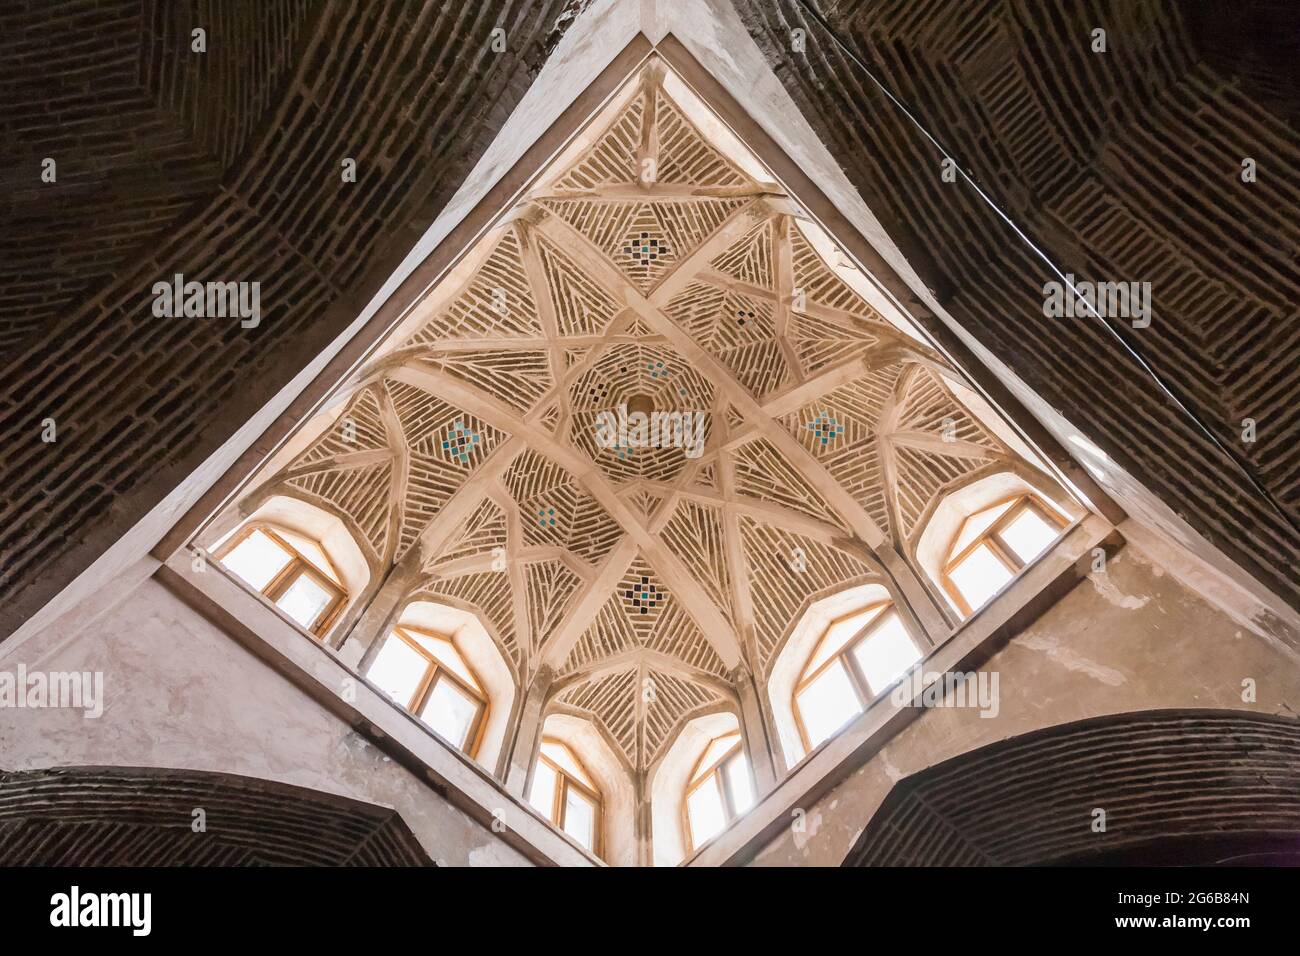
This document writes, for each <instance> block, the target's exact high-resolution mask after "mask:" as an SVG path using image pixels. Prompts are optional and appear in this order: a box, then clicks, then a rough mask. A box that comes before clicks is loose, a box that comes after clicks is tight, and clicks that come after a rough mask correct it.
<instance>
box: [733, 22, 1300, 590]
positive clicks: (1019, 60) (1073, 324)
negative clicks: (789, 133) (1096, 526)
mask: <svg viewBox="0 0 1300 956" xmlns="http://www.w3.org/2000/svg"><path fill="white" fill-rule="evenodd" d="M736 6H737V9H738V10H739V11H740V14H741V17H742V19H743V20H744V21H745V23H746V26H747V27H748V29H749V31H750V33H751V35H752V36H753V37H754V39H755V40H756V41H757V42H758V43H759V45H760V47H761V48H762V49H763V51H764V53H765V54H766V55H767V57H768V59H769V60H770V61H771V62H772V63H773V66H774V67H775V68H776V72H777V75H778V76H780V77H781V78H782V81H783V83H784V85H785V87H786V89H787V91H788V92H789V93H790V95H791V96H792V98H793V99H794V101H795V103H796V104H797V105H798V106H799V107H800V109H801V110H802V112H803V114H804V116H805V117H806V118H807V119H808V121H809V123H810V124H812V126H813V128H814V129H815V130H816V131H817V132H818V134H819V135H820V136H821V137H822V139H823V140H824V142H826V144H827V146H828V148H829V149H830V150H831V152H832V153H833V155H835V157H836V159H837V160H838V161H839V163H840V165H841V166H842V167H843V169H844V170H845V172H846V173H847V175H848V176H849V178H850V180H851V181H852V182H853V184H854V185H855V186H856V187H857V188H858V189H860V190H861V192H862V194H863V196H864V197H865V198H866V200H867V202H868V203H869V204H870V205H871V208H872V209H873V211H874V212H875V213H876V215H877V217H878V218H879V219H880V220H881V222H882V224H883V225H884V226H885V227H886V228H887V229H888V230H889V232H890V234H891V237H892V238H893V239H894V241H895V242H896V243H897V244H898V245H899V247H900V248H901V249H902V250H903V252H904V253H905V254H906V255H908V256H909V258H911V259H912V260H913V261H914V262H915V263H917V265H918V271H919V272H920V274H921V275H922V277H923V278H924V279H925V281H926V283H927V284H928V285H929V286H930V287H931V288H932V289H935V290H937V292H938V296H939V299H940V301H941V302H943V304H944V306H945V308H946V309H948V310H949V312H950V313H951V314H953V315H954V316H955V317H956V318H957V319H958V321H960V322H961V323H962V324H963V325H964V326H965V328H967V329H968V330H969V331H970V332H971V333H972V334H974V335H975V336H976V338H978V339H979V340H980V342H981V343H982V344H983V345H985V346H986V347H988V348H989V349H990V350H991V351H993V352H994V353H995V354H996V355H997V356H998V357H999V358H1000V359H1002V360H1003V361H1005V362H1006V363H1007V364H1008V365H1009V366H1010V367H1011V368H1013V369H1014V370H1015V371H1016V372H1017V373H1018V374H1020V375H1021V376H1022V377H1023V378H1024V379H1025V380H1026V381H1027V382H1028V384H1029V385H1030V386H1031V387H1033V388H1034V389H1035V390H1036V391H1037V392H1038V393H1039V394H1040V395H1042V396H1043V397H1044V398H1046V399H1047V401H1048V402H1050V403H1051V404H1052V405H1053V406H1054V407H1056V408H1058V409H1061V410H1062V411H1063V412H1064V413H1065V414H1066V416H1067V417H1068V418H1069V419H1070V420H1071V421H1073V422H1075V423H1076V424H1078V425H1079V426H1080V427H1081V428H1082V429H1083V430H1084V431H1085V433H1087V434H1088V435H1089V437H1090V438H1091V439H1092V440H1093V441H1094V442H1095V443H1096V444H1097V445H1099V446H1100V447H1102V448H1103V449H1104V450H1105V451H1107V452H1108V453H1109V454H1110V455H1111V456H1112V457H1113V458H1115V459H1116V460H1117V461H1118V462H1119V463H1120V464H1121V465H1123V466H1125V467H1126V468H1129V469H1131V470H1132V472H1133V473H1134V474H1135V475H1136V476H1138V477H1139V478H1140V479H1141V480H1142V481H1144V482H1145V483H1146V484H1147V485H1148V487H1150V488H1151V490H1152V491H1154V492H1155V493H1156V494H1157V495H1158V496H1159V497H1160V498H1162V499H1163V500H1164V501H1165V502H1167V503H1168V504H1169V505H1170V506H1171V507H1173V508H1174V509H1175V510H1176V511H1178V512H1179V513H1180V514H1182V515H1183V517H1184V518H1186V519H1187V520H1188V521H1189V522H1190V523H1191V524H1192V525H1193V526H1194V527H1196V528H1197V529H1198V530H1199V531H1201V532H1202V533H1204V534H1205V535H1206V536H1207V537H1208V538H1209V539H1210V540H1212V541H1213V542H1214V543H1215V544H1217V545H1218V546H1220V547H1222V548H1223V549H1224V550H1225V551H1226V552H1227V553H1229V554H1231V555H1234V556H1236V557H1237V558H1238V559H1239V560H1241V561H1243V563H1245V564H1246V565H1247V566H1248V567H1250V568H1251V570H1252V571H1253V572H1255V573H1256V574H1258V575H1260V577H1261V579H1262V580H1265V581H1267V582H1269V583H1270V585H1271V586H1272V587H1274V588H1275V589H1277V591H1278V593H1279V594H1280V595H1282V596H1283V597H1284V598H1285V599H1286V600H1288V601H1289V602H1291V603H1293V604H1296V605H1300V575H1297V574H1295V573H1294V568H1295V567H1296V565H1297V563H1298V561H1300V532H1298V531H1297V527H1298V526H1300V441H1297V440H1296V438H1297V436H1298V435H1300V361H1297V356H1298V355H1300V321H1297V318H1298V316H1297V312H1296V302H1297V301H1300V266H1298V265H1297V250H1300V218H1298V217H1297V216H1296V215H1295V210H1296V209H1297V208H1300V189H1297V187H1296V183H1295V177H1294V176H1291V175H1289V171H1290V170H1294V169H1295V168H1297V166H1298V165H1300V145H1298V144H1300V139H1298V138H1297V136H1296V134H1295V128H1294V125H1293V123H1294V121H1295V116H1296V109H1295V97H1294V89H1293V88H1292V89H1291V90H1290V92H1289V93H1288V92H1287V84H1286V83H1284V82H1282V81H1281V80H1280V78H1281V77H1285V76H1287V75H1293V74H1294V64H1293V63H1292V64H1290V65H1289V66H1288V65H1287V64H1286V63H1285V61H1284V58H1283V57H1282V55H1281V51H1282V50H1283V49H1285V48H1286V44H1285V43H1283V42H1281V41H1280V39H1274V40H1269V39H1268V38H1267V37H1261V36H1256V39H1255V41H1251V42H1246V41H1245V40H1243V39H1242V38H1243V37H1244V36H1245V35H1246V34H1245V33H1243V31H1240V30H1237V29H1234V24H1236V23H1237V22H1238V21H1241V22H1244V23H1250V24H1253V25H1254V26H1253V27H1252V29H1255V28H1256V27H1258V24H1257V23H1256V14H1257V13H1258V14H1260V15H1261V16H1262V17H1263V19H1262V20H1260V21H1259V23H1262V24H1267V23H1272V24H1273V26H1274V28H1275V30H1276V31H1281V32H1277V33H1276V37H1277V38H1280V37H1281V36H1285V35H1290V36H1292V37H1294V35H1295V34H1294V29H1295V21H1294V5H1289V4H1275V3H1269V2H1261V3H1255V4H1249V5H1247V7H1248V9H1246V10H1243V9H1242V8H1241V5H1240V4H1222V3H1206V4H1179V3H1176V2H1174V0H1159V2H1152V3H1142V4H1137V3H1129V2H1122V0H1098V2H1095V3H1089V4H1077V5H1066V6H1065V7H1064V8H1062V7H1061V5H1059V4H1041V3H1035V2H1033V0H996V2H991V3H986V4H951V3H947V2H945V0H894V2H883V3H840V4H834V5H831V6H830V7H829V8H826V7H824V6H823V9H825V10H826V14H827V19H828V22H829V23H830V24H831V26H832V28H833V29H834V30H835V31H836V33H837V34H838V35H839V36H840V37H842V38H844V39H845V41H846V42H847V43H849V44H851V45H852V46H854V48H855V50H856V52H857V55H858V56H859V57H860V58H861V59H862V60H863V61H864V62H865V63H867V64H868V65H869V66H870V68H871V69H872V71H873V73H874V75H875V76H876V77H877V78H879V79H880V80H881V82H883V83H884V84H885V85H886V86H888V87H889V88H890V90H891V91H892V92H893V93H894V94H895V95H896V96H898V97H899V98H900V99H901V100H902V101H903V102H904V103H906V104H907V105H908V107H909V109H910V110H911V111H912V112H913V114H914V115H915V116H916V117H917V118H918V120H919V121H920V122H921V123H922V124H923V125H924V126H925V127H926V128H927V129H928V130H930V131H931V132H932V133H933V134H934V135H935V136H936V137H937V138H938V139H939V140H940V142H942V143H943V144H944V145H945V147H946V148H947V149H948V150H949V151H950V152H951V153H952V155H954V156H956V157H958V158H959V160H960V161H961V162H962V163H963V166H964V167H965V168H968V169H970V170H971V171H972V173H973V175H974V176H975V177H976V179H977V181H978V182H979V184H980V186H981V188H982V189H983V190H985V192H987V193H988V194H989V196H990V197H991V198H992V199H993V200H994V202H996V203H997V205H998V206H999V207H1000V208H1002V209H1003V210H1005V211H1006V212H1007V213H1008V215H1010V216H1011V217H1012V219H1013V220H1014V221H1015V222H1016V223H1017V224H1018V225H1019V226H1020V227H1021V228H1023V229H1024V230H1025V232H1026V233H1027V234H1028V235H1029V236H1031V237H1032V238H1033V239H1034V241H1035V242H1036V243H1037V244H1038V245H1039V246H1040V247H1041V248H1042V249H1043V250H1044V252H1045V253H1046V254H1047V255H1048V256H1049V257H1050V258H1051V259H1052V260H1053V262H1055V263H1056V264H1058V265H1059V266H1061V268H1062V269H1063V270H1064V271H1068V272H1072V273H1074V274H1075V275H1076V276H1077V277H1079V278H1080V279H1085V278H1086V279H1093V280H1104V279H1108V280H1115V281H1119V280H1125V281H1130V280H1131V281H1147V282H1150V283H1151V285H1152V322H1151V326H1150V328H1147V329H1145V330H1134V329H1132V328H1129V327H1128V324H1127V322H1125V321H1122V320H1121V321H1119V322H1118V323H1117V325H1118V326H1119V328H1120V331H1121V332H1122V333H1123V334H1124V336H1125V338H1126V339H1127V341H1128V342H1129V343H1130V344H1131V345H1132V347H1133V348H1134V349H1136V350H1137V351H1138V352H1139V353H1140V354H1141V355H1142V356H1143V358H1144V359H1145V360H1146V361H1147V362H1148V363H1149V364H1150V365H1151V366H1152V367H1153V368H1155V369H1156V370H1157V372H1158V373H1159V374H1160V375H1161V376H1162V377H1163V378H1164V379H1165V380H1166V381H1167V382H1168V383H1169V384H1170V385H1171V387H1173V388H1174V389H1175V391H1176V392H1177V393H1178V394H1179V396H1180V398H1181V399H1182V400H1183V401H1184V402H1186V403H1187V404H1188V405H1189V407H1190V408H1192V409H1193V410H1194V411H1195V413H1196V415H1197V416H1198V417H1199V418H1201V419H1202V420H1203V421H1204V422H1205V424H1206V425H1207V426H1208V427H1209V428H1210V429H1211V430H1212V431H1213V432H1214V433H1215V435H1216V436H1217V437H1218V438H1219V439H1220V440H1221V441H1223V442H1224V443H1225V444H1226V445H1228V446H1229V447H1230V448H1232V449H1234V450H1235V451H1236V452H1238V453H1239V457H1245V458H1246V459H1248V464H1249V466H1250V467H1251V468H1252V469H1253V472H1254V474H1255V476H1256V477H1257V478H1258V480H1259V481H1260V482H1261V483H1262V484H1263V485H1264V486H1265V487H1266V488H1268V489H1269V490H1270V492H1271V494H1272V495H1273V497H1274V498H1275V499H1277V500H1278V501H1279V502H1280V503H1281V504H1282V505H1283V507H1284V509H1285V510H1286V511H1287V512H1288V513H1289V515H1290V521H1289V522H1288V521H1286V520H1284V519H1283V518H1282V517H1281V516H1279V515H1278V514H1277V512H1276V511H1274V510H1273V509H1272V508H1271V507H1270V506H1269V505H1268V503H1267V502H1266V501H1263V500H1262V499H1261V497H1260V495H1259V494H1258V493H1257V492H1256V491H1255V490H1254V489H1253V488H1252V487H1251V486H1250V484H1249V482H1248V481H1247V480H1246V479H1245V477H1244V476H1242V475H1241V474H1240V473H1239V472H1238V471H1237V470H1236V468H1235V466H1234V465H1233V464H1232V463H1231V462H1230V461H1229V460H1228V459H1227V457H1226V456H1225V454H1224V453H1223V451H1221V450H1220V449H1218V448H1216V447H1215V446H1214V444H1213V443H1212V442H1210V440H1209V439H1208V438H1206V436H1205V435H1204V434H1203V433H1201V432H1200V431H1199V429H1198V428H1197V427H1196V425H1195V424H1193V423H1192V422H1191V421H1189V419H1188V418H1187V416H1186V415H1184V414H1183V413H1182V412H1181V411H1179V410H1178V409H1177V408H1176V407H1175V406H1174V405H1173V404H1172V403H1170V402H1168V401H1166V400H1164V399H1163V398H1162V397H1161V394H1160V392H1159V390H1158V389H1157V388H1156V387H1155V386H1154V385H1153V384H1152V383H1151V381H1150V378H1149V376H1148V375H1147V374H1146V373H1145V372H1144V371H1143V370H1142V369H1141V367H1140V366H1139V365H1137V364H1136V363H1135V361H1134V360H1133V359H1132V358H1131V357H1129V356H1128V355H1127V354H1126V353H1125V351H1124V350H1123V348H1122V347H1121V346H1120V345H1119V343H1117V342H1115V341H1114V340H1113V338H1112V337H1111V336H1110V335H1109V333H1107V332H1105V331H1104V330H1103V329H1101V328H1100V327H1099V325H1098V323H1097V321H1096V320H1095V319H1087V320H1085V319H1045V318H1044V316H1043V311H1042V308H1043V291H1042V286H1043V284H1044V283H1045V282H1046V281H1049V280H1050V279H1053V278H1055V277H1054V276H1053V275H1050V274H1049V273H1048V272H1047V269H1046V266H1045V265H1044V264H1043V263H1042V261H1041V260H1040V259H1038V258H1037V256H1036V255H1035V254H1034V253H1033V251H1032V250H1031V249H1030V248H1029V247H1028V246H1027V245H1026V244H1025V243H1024V242H1022V241H1021V240H1019V239H1018V238H1017V237H1016V236H1015V235H1014V234H1013V233H1011V232H1010V230H1009V229H1008V228H1007V227H1006V225H1005V224H1004V223H1002V222H1001V220H1000V219H998V218H997V216H996V215H995V214H994V213H993V212H992V211H991V210H990V209H988V207H987V206H986V205H985V204H984V203H983V202H981V201H980V200H979V198H978V197H977V196H976V195H975V194H974V191H973V190H972V189H971V188H970V187H969V186H967V185H965V184H963V183H960V182H957V183H951V182H944V181H943V179H942V177H941V165H940V162H941V159H942V157H941V155H940V154H939V153H938V152H937V151H936V150H935V148H934V147H933V146H932V145H931V144H930V143H929V142H928V141H926V140H924V139H923V137H922V136H921V134H920V133H919V131H917V129H916V128H915V127H914V126H913V125H912V124H911V123H910V121H908V120H907V119H906V117H904V116H903V115H902V113H901V112H900V111H899V110H898V109H897V108H896V107H895V106H893V105H892V104H891V103H890V102H889V101H888V99H887V98H886V97H885V96H884V95H883V94H882V93H880V92H879V91H878V90H877V89H876V88H875V86H874V85H873V84H872V83H871V82H870V81H869V80H868V79H867V78H866V77H865V76H863V74H862V73H861V71H860V70H859V69H858V68H857V67H856V66H855V65H854V64H853V63H852V62H851V61H850V60H849V59H848V57H847V56H846V55H845V54H844V53H843V51H842V50H840V49H839V48H838V47H836V45H835V44H834V43H833V42H832V40H831V39H830V38H829V37H828V36H827V35H826V33H825V32H824V31H823V29H822V28H821V26H820V25H819V24H818V23H816V21H815V20H813V19H812V18H811V17H808V16H807V14H806V11H805V9H804V5H803V4H802V3H801V2H800V0H777V2H774V3H767V2H756V0H738V2H737V4H736ZM1099 26H1100V27H1104V28H1105V29H1106V30H1107V41H1108V51H1107V52H1106V53H1104V54H1098V53H1093V52H1092V51H1091V49H1090V43H1091V32H1092V30H1093V29H1094V28H1096V27H1099ZM1288 26H1289V29H1288ZM796 27H797V28H801V29H803V30H805V31H806V34H807V49H806V53H795V52H792V51H791V43H790V31H791V29H793V28H796ZM1267 32H1268V30H1267V29H1262V30H1261V29H1256V33H1257V34H1259V33H1267ZM1252 35H1253V34H1252ZM1234 37H1235V38H1236V39H1235V40H1234V39H1233V38H1234ZM1234 44H1235V45H1234ZM1221 47H1222V49H1221ZM1270 50H1272V51H1274V52H1273V54H1272V55H1273V56H1274V60H1273V61H1266V62H1261V58H1265V57H1267V56H1268V55H1269V52H1268V51H1270ZM1246 52H1248V53H1249V55H1245V53H1246ZM1288 56H1289V54H1288ZM1292 59H1293V57H1292ZM1237 63H1240V64H1241V69H1242V71H1243V76H1236V75H1234V73H1233V72H1232V70H1233V69H1234V64H1237ZM1269 75H1271V76H1272V77H1273V79H1272V80H1269V81H1267V82H1266V79H1267V77H1268V76H1269ZM1292 86H1293V85H1292ZM1246 157H1251V158H1253V159H1255V160H1256V162H1257V164H1258V170H1259V176H1258V181H1257V182H1254V183H1250V184H1247V183H1244V182H1243V181H1242V179H1241V172H1242V165H1241V164H1242V160H1243V158H1246ZM1247 417H1250V418H1254V419H1255V420H1256V422H1257V429H1258V440H1257V441H1256V442H1255V443H1254V444H1248V443H1244V442H1243V441H1242V439H1241V428H1242V426H1241V421H1242V419H1244V418H1247Z"/></svg>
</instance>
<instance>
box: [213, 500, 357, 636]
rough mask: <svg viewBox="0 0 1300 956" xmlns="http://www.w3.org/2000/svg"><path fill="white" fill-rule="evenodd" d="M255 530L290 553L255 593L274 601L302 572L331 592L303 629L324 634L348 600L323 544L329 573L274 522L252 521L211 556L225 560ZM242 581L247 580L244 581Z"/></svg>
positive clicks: (275, 602) (316, 633) (339, 576)
mask: <svg viewBox="0 0 1300 956" xmlns="http://www.w3.org/2000/svg"><path fill="white" fill-rule="evenodd" d="M257 532H261V533H262V534H264V535H266V537H268V538H270V539H271V541H272V542H273V543H274V544H275V545H276V547H278V548H280V549H281V550H283V551H285V552H286V553H287V554H288V555H289V561H288V562H287V563H286V564H285V566H284V567H283V568H281V569H280V571H278V572H277V573H276V575H275V577H273V578H272V579H271V580H270V581H269V582H267V584H266V585H265V587H263V588H262V589H261V590H260V591H259V592H258V593H259V594H261V595H263V596H264V597H265V598H266V599H267V600H268V601H270V602H271V603H272V604H277V603H278V602H279V600H280V598H282V597H283V596H284V594H285V592H286V591H288V590H289V588H290V587H292V586H293V584H294V582H296V581H297V580H298V579H299V578H300V577H302V576H304V575H305V576H306V577H308V578H309V579H310V580H311V581H312V583H314V584H316V585H317V586H319V587H320V588H322V589H323V590H324V591H326V592H327V593H328V594H329V595H330V603H329V604H328V605H326V607H325V608H324V610H322V611H321V612H320V613H319V614H318V615H317V617H316V620H315V621H313V622H312V624H311V626H310V627H307V628H305V630H307V631H309V632H310V633H312V634H314V635H315V636H316V637H318V638H319V637H322V636H324V634H325V633H326V632H327V631H328V630H329V629H330V627H331V626H332V625H333V624H334V622H335V620H337V619H338V616H339V613H340V612H341V611H342V610H343V608H344V606H345V605H346V604H347V600H348V594H347V591H345V590H344V589H343V587H342V586H341V585H340V584H338V583H337V582H336V580H335V579H338V580H342V576H341V575H340V574H339V571H338V568H336V567H334V563H333V562H332V561H330V558H329V555H328V554H327V553H326V552H325V549H324V548H323V547H322V548H321V553H322V554H324V555H325V560H326V561H329V562H330V567H329V572H328V573H327V572H326V571H324V570H322V569H321V568H319V567H317V566H316V564H315V563H314V562H312V561H311V560H310V559H309V558H307V557H305V556H304V555H303V554H302V552H300V551H299V550H298V549H297V548H295V547H294V546H293V545H292V544H290V543H289V541H288V540H286V539H285V537H284V535H282V534H280V533H279V532H278V531H277V530H276V529H275V527H274V526H272V525H270V524H268V523H266V522H263V521H254V522H250V523H249V524H247V525H246V526H244V527H243V528H241V529H240V530H239V531H238V533H236V534H233V535H231V537H230V540H228V541H226V542H225V543H224V544H222V545H221V547H220V548H218V549H217V551H216V553H215V554H214V555H213V557H215V558H216V559H217V560H218V561H220V562H222V563H223V564H224V562H225V559H226V557H227V556H228V555H229V554H230V553H231V552H232V551H234V550H235V549H236V548H238V547H239V546H240V545H241V544H243V543H244V542H245V541H247V540H248V539H249V538H250V537H252V536H253V535H254V534H255V533H257ZM331 574H332V575H333V577H332V578H331V576H330V575H331ZM240 580H241V581H242V580H243V579H242V578H241V579H240ZM244 583H245V584H247V582H244Z"/></svg>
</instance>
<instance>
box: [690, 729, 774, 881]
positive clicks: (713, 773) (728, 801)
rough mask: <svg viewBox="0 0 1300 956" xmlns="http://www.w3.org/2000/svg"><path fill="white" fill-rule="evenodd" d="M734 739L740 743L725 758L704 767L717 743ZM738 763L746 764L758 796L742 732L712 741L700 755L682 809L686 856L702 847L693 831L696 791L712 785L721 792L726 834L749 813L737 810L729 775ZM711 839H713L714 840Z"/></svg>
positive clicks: (751, 783) (751, 784) (726, 753)
mask: <svg viewBox="0 0 1300 956" xmlns="http://www.w3.org/2000/svg"><path fill="white" fill-rule="evenodd" d="M733 736H734V737H735V738H736V742H735V743H734V744H733V745H732V746H731V747H730V748H728V749H727V751H726V752H725V753H724V754H723V755H722V756H720V757H718V758H717V759H715V760H714V761H713V762H712V763H711V764H709V765H708V766H707V767H705V766H702V765H703V763H704V758H705V757H707V756H708V755H709V751H710V750H712V749H713V745H714V744H715V743H717V741H719V740H722V739H724V738H727V737H733ZM736 759H740V760H744V761H745V773H746V774H747V775H748V777H749V785H750V792H751V793H752V794H754V795H757V793H758V787H757V785H756V783H755V782H754V770H753V767H751V766H750V764H749V758H748V756H747V755H746V754H745V742H744V740H743V738H742V737H741V734H740V731H739V730H735V731H732V732H729V733H726V734H721V735H719V736H717V737H714V738H713V739H712V740H710V741H709V743H708V744H707V745H705V747H704V750H703V751H702V752H701V753H700V755H699V757H698V758H696V761H695V766H694V767H693V768H691V773H690V777H689V778H688V779H689V781H690V782H689V783H687V785H686V791H685V793H683V795H682V809H681V817H682V834H683V837H684V839H685V846H686V854H687V855H688V856H689V855H690V854H692V853H694V852H695V851H696V850H697V849H698V848H699V847H700V846H701V844H700V843H697V842H696V840H695V834H694V833H693V832H692V828H691V814H690V802H691V794H693V793H694V792H695V791H696V790H698V789H699V788H700V787H703V786H706V785H708V784H709V783H712V784H713V785H714V786H716V787H717V788H718V791H719V795H720V796H721V798H722V811H723V816H724V817H725V822H724V823H723V829H724V830H725V829H726V828H727V827H729V826H731V824H732V823H734V822H735V820H736V818H737V817H739V816H740V815H741V813H742V812H745V811H741V810H738V809H737V806H736V794H735V792H734V789H733V787H732V784H731V777H730V775H729V774H728V773H727V772H726V768H727V765H728V764H730V763H731V762H732V761H733V760H736ZM709 839H712V837H710V838H709Z"/></svg>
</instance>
